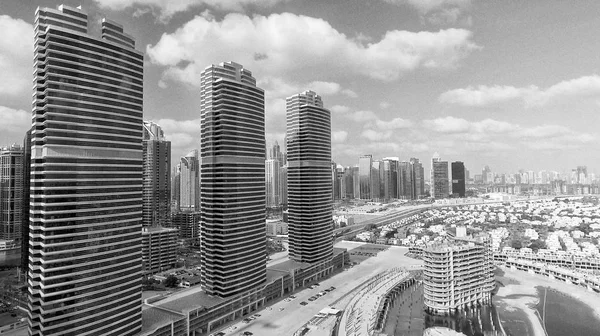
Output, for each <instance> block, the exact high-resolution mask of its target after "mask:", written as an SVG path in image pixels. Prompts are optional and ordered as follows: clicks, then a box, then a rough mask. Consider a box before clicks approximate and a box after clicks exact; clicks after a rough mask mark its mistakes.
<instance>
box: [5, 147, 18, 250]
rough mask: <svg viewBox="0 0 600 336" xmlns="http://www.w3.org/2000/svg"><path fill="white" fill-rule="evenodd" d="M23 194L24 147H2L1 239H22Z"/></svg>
mask: <svg viewBox="0 0 600 336" xmlns="http://www.w3.org/2000/svg"><path fill="white" fill-rule="evenodd" d="M22 195H23V147H21V145H12V146H8V147H4V148H0V239H4V240H20V238H21V226H22V224H23V223H22V219H21V218H22V215H23V214H22V205H23V197H22Z"/></svg>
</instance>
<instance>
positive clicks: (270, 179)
mask: <svg viewBox="0 0 600 336" xmlns="http://www.w3.org/2000/svg"><path fill="white" fill-rule="evenodd" d="M280 168H281V164H280V162H279V160H275V159H268V160H266V161H265V185H266V188H267V207H270V208H273V207H278V206H279V205H280V203H281V199H280V195H279V194H280V192H281V186H280V184H281V179H280Z"/></svg>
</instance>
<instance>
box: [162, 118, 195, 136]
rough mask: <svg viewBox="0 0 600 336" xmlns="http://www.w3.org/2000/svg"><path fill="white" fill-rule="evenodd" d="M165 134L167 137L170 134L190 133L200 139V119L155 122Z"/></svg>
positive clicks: (166, 119) (165, 119)
mask: <svg viewBox="0 0 600 336" xmlns="http://www.w3.org/2000/svg"><path fill="white" fill-rule="evenodd" d="M155 122H156V123H157V124H158V125H159V126H160V127H161V128H162V129H163V131H164V132H165V135H166V136H169V133H171V134H173V133H180V132H183V133H190V134H195V135H197V136H198V138H200V128H201V127H200V119H194V120H174V119H168V118H164V119H159V120H157V121H155Z"/></svg>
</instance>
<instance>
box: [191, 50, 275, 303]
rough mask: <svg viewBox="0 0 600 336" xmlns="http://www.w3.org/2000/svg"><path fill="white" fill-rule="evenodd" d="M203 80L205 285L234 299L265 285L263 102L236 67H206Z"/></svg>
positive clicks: (247, 74)
mask: <svg viewBox="0 0 600 336" xmlns="http://www.w3.org/2000/svg"><path fill="white" fill-rule="evenodd" d="M201 81H202V92H201V98H200V101H201V107H200V111H201V112H200V113H201V114H200V115H201V116H200V118H201V127H202V132H201V137H200V160H201V163H200V175H201V180H202V188H201V189H200V211H201V213H202V214H201V218H202V219H201V223H200V228H201V273H202V284H203V287H204V289H205V291H206V292H207V293H208V294H211V295H218V296H221V297H229V296H233V295H236V294H240V293H245V292H248V291H250V290H253V289H257V288H258V287H259V286H260V285H263V284H264V283H265V281H266V258H265V256H266V230H265V98H264V91H263V90H262V89H260V88H258V87H256V80H255V79H254V77H252V73H251V72H250V71H248V70H247V69H244V67H243V66H242V65H240V64H237V63H233V62H226V63H221V64H219V65H212V66H210V67H207V68H206V69H205V70H204V71H203V72H202V78H201Z"/></svg>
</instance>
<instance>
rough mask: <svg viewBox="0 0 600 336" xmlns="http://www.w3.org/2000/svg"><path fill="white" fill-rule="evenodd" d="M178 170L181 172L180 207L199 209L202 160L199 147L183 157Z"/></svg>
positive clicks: (188, 209) (190, 209)
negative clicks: (199, 157) (200, 159)
mask: <svg viewBox="0 0 600 336" xmlns="http://www.w3.org/2000/svg"><path fill="white" fill-rule="evenodd" d="M177 171H178V172H179V190H178V192H179V202H178V205H179V209H181V210H185V211H198V208H199V207H200V197H199V196H200V195H199V194H200V161H199V159H198V150H197V149H194V150H191V151H190V152H189V153H187V155H186V156H184V157H182V158H181V161H179V165H178V166H177Z"/></svg>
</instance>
